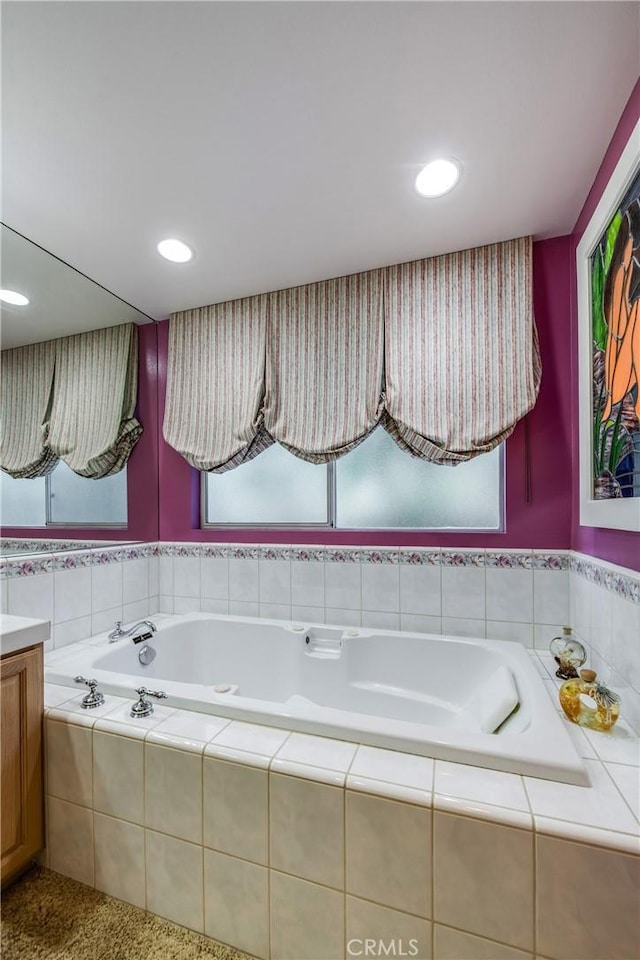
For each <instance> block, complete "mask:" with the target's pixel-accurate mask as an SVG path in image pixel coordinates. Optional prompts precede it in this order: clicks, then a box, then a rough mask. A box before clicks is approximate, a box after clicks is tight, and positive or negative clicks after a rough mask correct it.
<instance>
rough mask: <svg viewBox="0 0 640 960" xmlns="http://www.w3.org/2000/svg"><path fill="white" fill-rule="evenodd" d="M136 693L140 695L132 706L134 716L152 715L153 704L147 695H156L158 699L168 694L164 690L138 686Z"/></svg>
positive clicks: (162, 698)
mask: <svg viewBox="0 0 640 960" xmlns="http://www.w3.org/2000/svg"><path fill="white" fill-rule="evenodd" d="M136 693H137V694H138V696H139V697H140V699H139V700H137V701H136V702H135V703H134V704H133V706H132V707H131V714H130V715H131V716H132V717H150V716H151V714H152V713H153V704H152V703H150V702H149V701H148V700H145V697H155V698H156V700H164V699H165V698H166V697H167V696H168V694H167V693H165V692H164V690H147V688H146V687H138V688H137V690H136Z"/></svg>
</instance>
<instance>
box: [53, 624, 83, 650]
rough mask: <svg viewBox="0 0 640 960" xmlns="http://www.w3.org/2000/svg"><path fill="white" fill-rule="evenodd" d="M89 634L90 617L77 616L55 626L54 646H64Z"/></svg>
mask: <svg viewBox="0 0 640 960" xmlns="http://www.w3.org/2000/svg"><path fill="white" fill-rule="evenodd" d="M90 636H91V617H79V618H78V619H77V620H68V621H67V622H66V623H57V624H56V626H55V647H56V649H57V648H58V647H66V646H67V644H69V643H76V642H77V641H78V640H85V639H86V638H87V637H90Z"/></svg>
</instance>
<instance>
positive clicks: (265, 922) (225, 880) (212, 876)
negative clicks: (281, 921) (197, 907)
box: [204, 850, 269, 958]
mask: <svg viewBox="0 0 640 960" xmlns="http://www.w3.org/2000/svg"><path fill="white" fill-rule="evenodd" d="M204 917H205V921H204V932H205V933H206V935H207V936H208V937H213V938H214V939H215V940H219V941H221V942H222V943H229V944H232V945H233V946H234V947H236V948H237V949H238V950H245V951H246V952H247V953H249V954H250V955H251V956H252V957H265V958H266V957H268V956H269V872H268V870H267V869H266V867H259V866H257V865H256V864H255V863H247V862H246V861H245V860H236V858H235V857H227V856H225V855H224V854H222V853H214V852H213V850H205V851H204Z"/></svg>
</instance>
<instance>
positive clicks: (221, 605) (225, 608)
mask: <svg viewBox="0 0 640 960" xmlns="http://www.w3.org/2000/svg"><path fill="white" fill-rule="evenodd" d="M200 612H201V613H221V614H227V613H229V601H228V600H209V599H207V598H205V597H203V598H202V599H201V600H200Z"/></svg>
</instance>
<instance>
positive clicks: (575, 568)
mask: <svg viewBox="0 0 640 960" xmlns="http://www.w3.org/2000/svg"><path fill="white" fill-rule="evenodd" d="M569 564H570V565H569V569H570V570H571V572H572V573H575V574H576V575H577V576H579V577H583V578H584V579H585V580H588V581H589V583H595V584H597V586H599V587H602V588H603V589H604V590H607V591H608V592H609V593H613V594H615V595H616V596H618V597H622V599H623V600H629V601H630V602H631V603H636V604H640V574H634V573H633V571H631V573H630V575H627V574H624V573H619V572H618V571H617V570H612V569H610V568H609V567H608V566H603V565H602V564H600V563H598V561H597V560H596V559H595V558H594V559H589V558H587V557H585V556H584V555H583V554H571V557H570V562H569Z"/></svg>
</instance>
